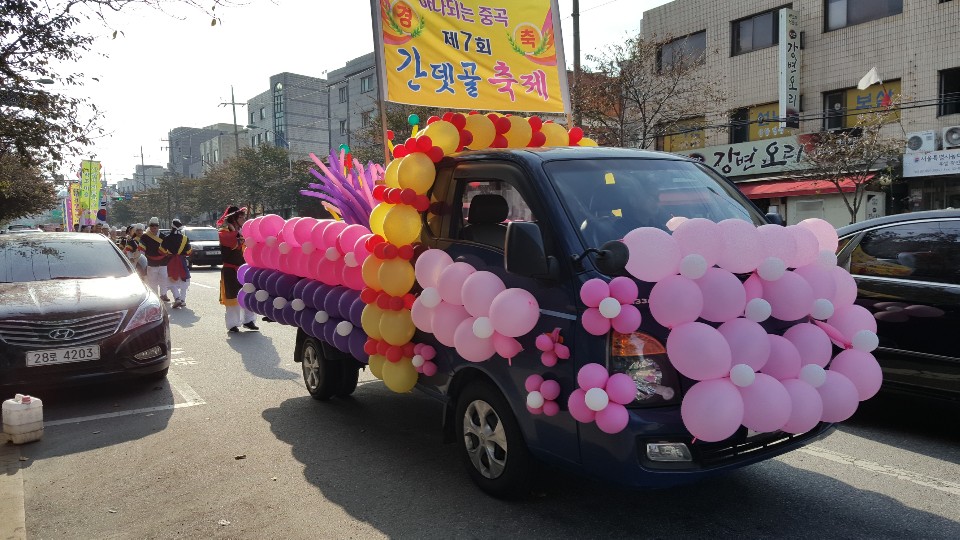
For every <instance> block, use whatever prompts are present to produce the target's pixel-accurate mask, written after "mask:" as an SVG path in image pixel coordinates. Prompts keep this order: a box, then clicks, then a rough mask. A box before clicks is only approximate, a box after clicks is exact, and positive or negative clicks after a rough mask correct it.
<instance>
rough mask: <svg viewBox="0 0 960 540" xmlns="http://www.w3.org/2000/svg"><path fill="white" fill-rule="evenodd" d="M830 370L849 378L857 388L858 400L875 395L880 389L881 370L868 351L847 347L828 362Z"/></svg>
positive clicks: (881, 381)
mask: <svg viewBox="0 0 960 540" xmlns="http://www.w3.org/2000/svg"><path fill="white" fill-rule="evenodd" d="M830 371H835V372H837V373H840V374H842V375H844V376H846V377H847V378H848V379H850V382H852V383H853V385H854V386H855V387H856V388H857V396H858V399H859V400H860V401H865V400H867V399H870V398H872V397H873V396H875V395H876V393H877V392H879V391H880V385H881V383H883V372H882V371H881V370H880V364H878V363H877V359H876V358H874V357H873V355H872V354H870V353H867V352H863V351H858V350H856V349H847V350H845V351H843V352H841V353H840V354H838V355H837V357H836V358H834V359H833V362H831V363H830Z"/></svg>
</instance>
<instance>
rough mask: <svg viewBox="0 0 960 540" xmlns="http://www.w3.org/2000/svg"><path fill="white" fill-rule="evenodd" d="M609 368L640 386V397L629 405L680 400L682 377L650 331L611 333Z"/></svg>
mask: <svg viewBox="0 0 960 540" xmlns="http://www.w3.org/2000/svg"><path fill="white" fill-rule="evenodd" d="M607 369H608V370H609V371H610V373H625V374H627V375H629V376H630V378H631V379H633V382H634V383H635V384H636V385H637V396H636V399H635V400H634V402H633V403H632V404H631V405H629V406H634V407H635V406H653V405H665V404H668V403H674V402H677V401H679V399H680V380H679V377H678V376H677V372H676V370H675V369H674V368H673V366H672V365H670V361H669V360H668V359H667V350H666V348H664V346H663V344H662V343H660V342H659V341H657V339H656V338H654V337H653V336H651V335H649V334H644V333H643V332H632V333H629V334H621V333H619V332H613V333H611V337H610V355H609V360H608V362H607Z"/></svg>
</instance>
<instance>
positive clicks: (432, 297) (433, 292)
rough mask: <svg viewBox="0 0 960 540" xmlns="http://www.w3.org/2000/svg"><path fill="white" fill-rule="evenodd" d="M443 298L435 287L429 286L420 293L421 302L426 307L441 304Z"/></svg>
mask: <svg viewBox="0 0 960 540" xmlns="http://www.w3.org/2000/svg"><path fill="white" fill-rule="evenodd" d="M442 300H443V299H442V298H440V291H438V290H437V289H436V288H435V287H427V288H426V289H424V290H423V292H422V293H420V303H421V304H423V307H426V308H435V307H437V306H439V305H440V302H441V301H442Z"/></svg>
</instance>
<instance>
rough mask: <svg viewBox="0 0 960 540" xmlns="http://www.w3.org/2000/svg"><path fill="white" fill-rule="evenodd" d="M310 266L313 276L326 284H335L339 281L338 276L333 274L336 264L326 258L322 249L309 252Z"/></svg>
mask: <svg viewBox="0 0 960 540" xmlns="http://www.w3.org/2000/svg"><path fill="white" fill-rule="evenodd" d="M310 266H311V269H312V270H313V276H310V277H314V278H315V279H318V280H320V281H322V282H324V283H326V284H327V285H337V284H339V283H340V276H338V275H336V274H334V272H335V271H336V268H337V266H336V265H335V264H334V263H333V261H329V260H327V256H326V254H325V253H324V250H323V249H321V250H318V251H314V252H313V253H311V254H310Z"/></svg>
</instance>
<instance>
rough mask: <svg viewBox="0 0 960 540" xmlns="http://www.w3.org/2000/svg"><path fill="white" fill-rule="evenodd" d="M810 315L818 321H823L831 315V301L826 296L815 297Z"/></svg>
mask: <svg viewBox="0 0 960 540" xmlns="http://www.w3.org/2000/svg"><path fill="white" fill-rule="evenodd" d="M810 316H811V317H813V318H814V319H817V320H818V321H825V320H827V319H829V318H830V317H833V302H831V301H829V300H827V299H826V298H817V299H816V300H814V302H813V310H812V311H811V312H810Z"/></svg>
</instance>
